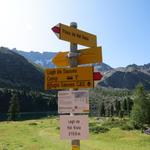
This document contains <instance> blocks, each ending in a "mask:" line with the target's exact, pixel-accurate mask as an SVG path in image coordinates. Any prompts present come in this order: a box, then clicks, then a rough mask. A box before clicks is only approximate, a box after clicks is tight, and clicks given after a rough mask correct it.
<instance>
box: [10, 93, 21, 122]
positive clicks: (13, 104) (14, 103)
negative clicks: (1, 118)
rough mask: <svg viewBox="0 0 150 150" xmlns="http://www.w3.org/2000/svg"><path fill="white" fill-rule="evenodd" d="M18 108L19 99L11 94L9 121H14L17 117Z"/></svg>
mask: <svg viewBox="0 0 150 150" xmlns="http://www.w3.org/2000/svg"><path fill="white" fill-rule="evenodd" d="M19 110H20V106H19V98H18V95H17V94H13V95H12V97H11V100H10V106H9V110H8V112H9V117H8V119H9V120H13V121H15V120H16V118H17V115H18V113H19Z"/></svg>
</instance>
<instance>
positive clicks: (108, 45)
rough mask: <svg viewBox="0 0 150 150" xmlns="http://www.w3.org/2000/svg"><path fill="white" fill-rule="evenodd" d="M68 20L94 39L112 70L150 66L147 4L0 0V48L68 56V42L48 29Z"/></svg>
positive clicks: (132, 1) (149, 6) (136, 0)
mask: <svg viewBox="0 0 150 150" xmlns="http://www.w3.org/2000/svg"><path fill="white" fill-rule="evenodd" d="M72 21H75V22H77V23H78V28H79V29H81V30H84V31H87V32H90V33H93V34H95V35H97V43H98V46H102V48H103V60H104V62H105V63H107V64H109V65H111V66H112V67H119V66H126V65H128V64H133V63H136V64H138V65H143V64H145V63H150V1H149V0H0V46H6V47H9V48H17V49H19V50H24V51H31V50H32V51H39V52H43V51H53V52H59V51H68V50H69V43H68V42H65V41H62V40H59V39H58V38H57V37H56V36H55V35H54V33H53V32H52V31H51V27H53V26H54V25H56V24H57V23H63V24H66V25H69V24H70V22H72ZM80 48H83V47H81V46H79V49H80Z"/></svg>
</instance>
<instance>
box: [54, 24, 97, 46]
mask: <svg viewBox="0 0 150 150" xmlns="http://www.w3.org/2000/svg"><path fill="white" fill-rule="evenodd" d="M52 30H53V32H54V33H55V34H56V35H57V37H58V38H59V39H61V40H65V41H69V42H72V43H76V44H80V45H84V46H88V47H96V46H97V40H96V35H94V34H90V33H87V32H84V31H81V30H79V29H76V28H73V27H70V26H67V25H64V24H61V23H59V24H57V25H56V26H54V27H53V28H52Z"/></svg>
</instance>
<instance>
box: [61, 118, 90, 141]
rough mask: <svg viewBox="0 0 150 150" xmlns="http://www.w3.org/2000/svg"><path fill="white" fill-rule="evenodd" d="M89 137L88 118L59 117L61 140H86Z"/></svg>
mask: <svg viewBox="0 0 150 150" xmlns="http://www.w3.org/2000/svg"><path fill="white" fill-rule="evenodd" d="M88 136H89V127H88V116H87V115H82V116H68V115H61V116H60V137H61V139H72V140H73V139H76V140H78V139H87V138H88Z"/></svg>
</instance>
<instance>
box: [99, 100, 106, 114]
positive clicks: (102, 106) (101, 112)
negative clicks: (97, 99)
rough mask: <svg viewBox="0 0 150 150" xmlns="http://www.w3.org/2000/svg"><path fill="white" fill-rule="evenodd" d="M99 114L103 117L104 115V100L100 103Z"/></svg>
mask: <svg viewBox="0 0 150 150" xmlns="http://www.w3.org/2000/svg"><path fill="white" fill-rule="evenodd" d="M100 114H101V116H103V117H104V116H105V104H104V102H102V104H101V109H100Z"/></svg>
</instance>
